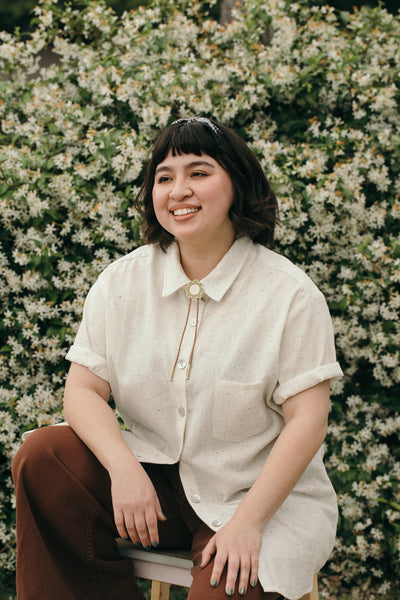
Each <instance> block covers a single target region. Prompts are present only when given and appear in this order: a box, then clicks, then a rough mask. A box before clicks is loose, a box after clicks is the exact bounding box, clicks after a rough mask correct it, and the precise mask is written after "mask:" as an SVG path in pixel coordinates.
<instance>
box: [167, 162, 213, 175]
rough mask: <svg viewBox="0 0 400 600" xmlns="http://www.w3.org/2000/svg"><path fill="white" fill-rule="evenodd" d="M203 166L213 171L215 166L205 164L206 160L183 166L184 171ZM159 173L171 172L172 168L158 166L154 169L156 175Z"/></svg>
mask: <svg viewBox="0 0 400 600" xmlns="http://www.w3.org/2000/svg"><path fill="white" fill-rule="evenodd" d="M204 165H205V166H207V167H211V168H212V169H215V165H213V164H211V163H209V162H207V161H206V160H194V161H192V162H191V163H189V164H187V165H185V169H189V168H193V167H201V166H204ZM161 171H173V168H172V167H169V166H168V165H160V166H158V167H157V168H156V173H160V172H161Z"/></svg>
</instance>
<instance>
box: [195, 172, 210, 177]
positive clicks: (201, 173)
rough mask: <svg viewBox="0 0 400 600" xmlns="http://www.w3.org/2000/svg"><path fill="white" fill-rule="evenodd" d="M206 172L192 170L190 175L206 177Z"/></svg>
mask: <svg viewBox="0 0 400 600" xmlns="http://www.w3.org/2000/svg"><path fill="white" fill-rule="evenodd" d="M207 176H208V173H204V172H202V171H193V173H192V177H207Z"/></svg>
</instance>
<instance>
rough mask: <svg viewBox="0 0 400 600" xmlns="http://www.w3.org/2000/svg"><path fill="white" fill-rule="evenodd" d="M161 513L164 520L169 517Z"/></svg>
mask: <svg viewBox="0 0 400 600" xmlns="http://www.w3.org/2000/svg"><path fill="white" fill-rule="evenodd" d="M161 514H162V518H163V519H164V521H166V520H167V517H166V516H165V515H164V513H161Z"/></svg>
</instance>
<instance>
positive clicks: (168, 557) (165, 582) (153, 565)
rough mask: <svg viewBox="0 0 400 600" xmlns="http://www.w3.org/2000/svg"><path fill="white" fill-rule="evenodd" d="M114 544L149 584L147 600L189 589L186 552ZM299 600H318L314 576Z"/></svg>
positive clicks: (188, 555)
mask: <svg viewBox="0 0 400 600" xmlns="http://www.w3.org/2000/svg"><path fill="white" fill-rule="evenodd" d="M117 543H118V551H119V553H120V554H121V556H126V557H128V558H131V559H132V561H133V565H134V569H135V575H136V576H137V577H141V578H142V579H148V580H151V582H152V584H151V600H169V587H170V585H171V584H172V585H181V586H183V587H190V586H191V584H192V581H193V578H192V574H191V572H190V571H191V568H192V567H193V562H192V558H191V553H190V552H188V551H173V550H172V551H165V550H139V549H138V548H136V547H135V546H134V544H132V542H129V541H125V540H121V539H118V540H117ZM127 600H129V599H127ZM300 600H319V595H318V578H317V575H316V574H315V575H314V585H313V589H312V591H311V592H308V593H307V594H305V595H304V596H303V597H302V598H301V599H300Z"/></svg>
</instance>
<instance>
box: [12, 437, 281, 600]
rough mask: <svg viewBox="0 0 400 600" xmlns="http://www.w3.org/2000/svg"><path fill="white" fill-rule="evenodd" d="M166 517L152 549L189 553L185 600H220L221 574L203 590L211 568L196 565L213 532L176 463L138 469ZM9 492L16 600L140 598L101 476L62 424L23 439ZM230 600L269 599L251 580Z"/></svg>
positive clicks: (100, 469)
mask: <svg viewBox="0 0 400 600" xmlns="http://www.w3.org/2000/svg"><path fill="white" fill-rule="evenodd" d="M143 466H144V468H145V469H146V471H147V473H148V475H149V476H150V478H151V480H152V482H153V485H154V486H155V489H156V491H157V494H158V498H159V500H160V503H161V507H162V510H163V512H164V514H165V515H166V517H167V520H166V521H165V522H159V525H158V527H159V538H160V546H159V547H160V548H161V549H162V548H168V549H171V550H172V549H191V551H192V557H193V562H194V567H193V569H192V575H193V583H192V587H191V589H190V591H189V596H188V600H189V599H190V600H226V599H227V598H228V596H227V595H226V594H225V576H226V573H225V574H224V577H222V579H221V581H220V583H219V585H218V586H217V587H216V588H213V587H212V586H211V585H210V579H211V571H212V563H211V564H210V565H208V566H206V567H205V568H203V569H200V568H199V566H198V565H199V563H200V561H201V552H202V550H203V548H204V546H205V545H206V544H207V542H208V540H209V539H210V537H211V536H212V535H213V534H214V532H213V531H212V530H211V529H209V528H208V527H207V525H205V524H204V523H203V522H202V521H201V520H200V519H199V517H198V516H197V515H196V514H195V512H194V511H193V509H192V508H191V506H190V505H189V503H188V502H187V500H186V497H185V494H184V491H183V487H182V484H181V481H180V477H179V473H178V466H177V465H170V466H167V465H151V464H145V465H143ZM13 478H14V483H15V487H16V491H17V594H18V600H144V596H143V594H142V592H141V591H140V590H139V588H138V586H137V584H136V580H135V575H134V571H133V567H132V562H131V560H130V559H129V558H122V557H121V556H120V555H119V554H118V549H117V545H116V542H115V538H116V537H118V533H117V530H116V528H115V524H114V519H113V510H112V503H111V484H110V479H109V476H108V473H107V471H106V470H105V469H104V468H103V467H102V466H101V464H100V463H99V462H98V460H97V459H96V457H95V456H94V454H93V453H92V452H91V451H90V450H89V449H88V448H87V446H85V444H84V443H83V442H82V441H81V440H80V439H79V438H78V436H77V435H76V434H75V433H74V432H73V431H72V429H71V428H70V427H68V426H61V427H46V428H44V429H41V430H38V431H35V432H34V433H32V434H30V435H29V436H28V438H27V440H26V441H25V442H24V443H23V444H22V445H21V448H20V449H19V451H18V453H17V455H16V457H15V459H14V462H13ZM229 597H230V598H234V599H235V600H238V599H239V598H247V599H248V600H275V599H277V598H280V596H279V594H276V593H265V592H264V591H263V590H262V588H261V586H260V584H259V583H258V584H257V586H256V587H255V588H251V587H250V586H249V588H248V591H247V593H246V595H245V596H240V595H239V593H238V590H237V589H236V590H235V594H234V595H233V596H229Z"/></svg>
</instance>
